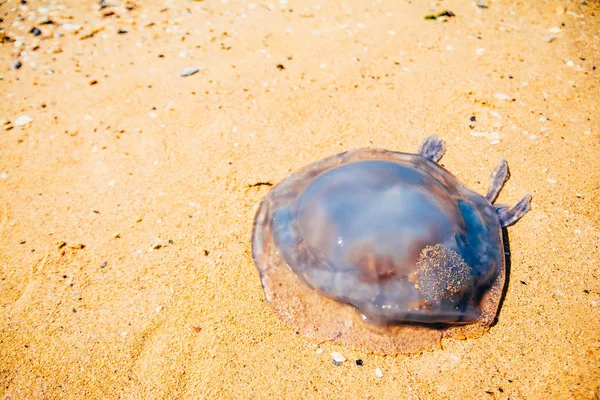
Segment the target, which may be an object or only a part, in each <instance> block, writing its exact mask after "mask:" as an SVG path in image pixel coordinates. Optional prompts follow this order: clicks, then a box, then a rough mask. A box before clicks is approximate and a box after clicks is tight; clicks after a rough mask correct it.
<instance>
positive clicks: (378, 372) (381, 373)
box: [375, 368, 383, 378]
mask: <svg viewBox="0 0 600 400" xmlns="http://www.w3.org/2000/svg"><path fill="white" fill-rule="evenodd" d="M375 375H377V377H378V378H383V372H381V368H376V369H375Z"/></svg>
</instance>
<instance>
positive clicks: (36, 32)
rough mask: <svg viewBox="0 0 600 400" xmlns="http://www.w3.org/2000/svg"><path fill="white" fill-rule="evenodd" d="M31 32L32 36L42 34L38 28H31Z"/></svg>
mask: <svg viewBox="0 0 600 400" xmlns="http://www.w3.org/2000/svg"><path fill="white" fill-rule="evenodd" d="M31 33H33V36H40V35H41V34H42V31H40V30H39V29H38V28H33V29H32V30H31Z"/></svg>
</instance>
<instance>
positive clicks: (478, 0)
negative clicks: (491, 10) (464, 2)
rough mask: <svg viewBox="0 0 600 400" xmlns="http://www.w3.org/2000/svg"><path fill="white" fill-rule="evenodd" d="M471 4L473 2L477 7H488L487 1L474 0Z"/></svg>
mask: <svg viewBox="0 0 600 400" xmlns="http://www.w3.org/2000/svg"><path fill="white" fill-rule="evenodd" d="M473 4H475V5H476V6H477V7H479V8H488V3H486V2H485V1H482V0H476V1H474V2H473Z"/></svg>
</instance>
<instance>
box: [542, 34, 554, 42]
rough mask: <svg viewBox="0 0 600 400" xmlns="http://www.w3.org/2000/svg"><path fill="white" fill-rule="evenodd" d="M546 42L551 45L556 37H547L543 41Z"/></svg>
mask: <svg viewBox="0 0 600 400" xmlns="http://www.w3.org/2000/svg"><path fill="white" fill-rule="evenodd" d="M544 40H545V41H546V42H548V43H552V42H554V41H555V40H556V36H548V37H547V38H546V39H544Z"/></svg>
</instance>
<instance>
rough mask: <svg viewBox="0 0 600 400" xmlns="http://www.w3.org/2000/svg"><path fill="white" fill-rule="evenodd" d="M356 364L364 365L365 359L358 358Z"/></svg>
mask: <svg viewBox="0 0 600 400" xmlns="http://www.w3.org/2000/svg"><path fill="white" fill-rule="evenodd" d="M356 365H358V366H359V367H361V366H362V365H363V360H361V359H360V358H359V359H358V360H356Z"/></svg>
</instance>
